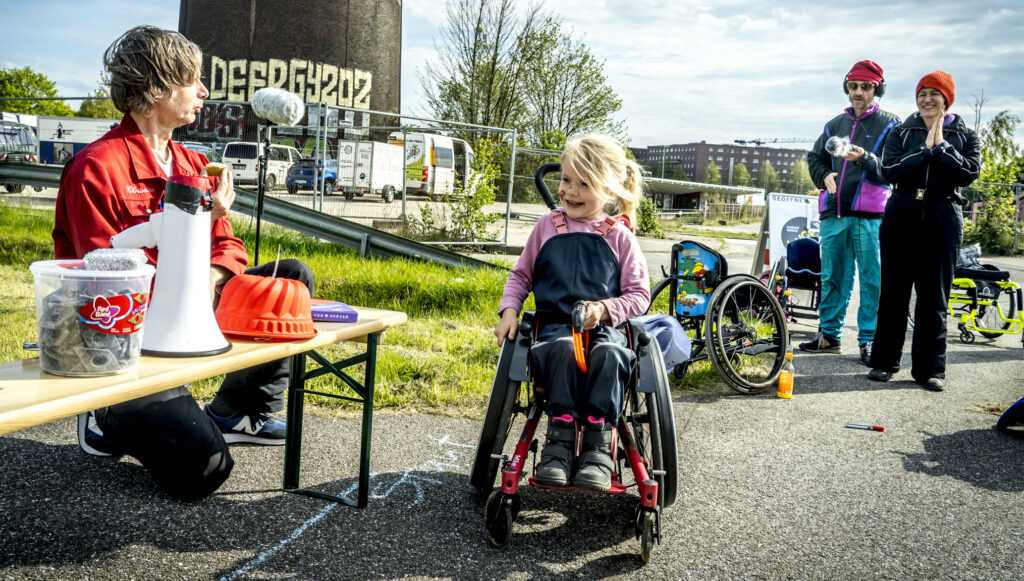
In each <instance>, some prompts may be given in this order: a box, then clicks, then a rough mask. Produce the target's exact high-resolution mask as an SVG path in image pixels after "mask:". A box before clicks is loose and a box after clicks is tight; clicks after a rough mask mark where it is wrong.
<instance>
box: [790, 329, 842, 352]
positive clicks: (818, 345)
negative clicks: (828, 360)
mask: <svg viewBox="0 0 1024 581" xmlns="http://www.w3.org/2000/svg"><path fill="white" fill-rule="evenodd" d="M799 347H800V350H801V351H810V352H811V353H835V352H837V351H839V339H835V338H833V337H829V336H828V335H825V334H824V333H818V334H817V335H816V336H815V337H814V339H812V340H811V341H808V342H806V343H801V344H800V345H799Z"/></svg>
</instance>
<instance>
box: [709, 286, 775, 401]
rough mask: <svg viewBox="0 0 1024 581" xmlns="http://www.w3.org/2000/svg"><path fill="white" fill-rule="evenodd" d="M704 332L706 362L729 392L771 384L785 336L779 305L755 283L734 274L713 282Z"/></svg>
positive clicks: (754, 390) (761, 388)
mask: <svg viewBox="0 0 1024 581" xmlns="http://www.w3.org/2000/svg"><path fill="white" fill-rule="evenodd" d="M704 331H705V334H706V341H707V344H708V358H709V359H711V364H712V365H713V366H714V367H715V370H716V371H718V373H719V375H721V377H722V378H723V379H725V381H726V383H728V384H729V386H730V387H732V388H733V389H734V390H736V391H738V392H740V393H745V394H755V393H761V392H762V391H764V390H766V389H768V388H769V387H771V386H772V385H773V384H774V383H775V380H776V379H777V378H778V376H779V371H780V370H781V369H782V364H783V361H784V360H785V355H786V346H787V345H788V343H789V336H788V330H787V327H786V316H785V313H784V312H783V310H782V306H781V305H780V304H779V301H778V300H776V298H775V295H774V294H773V293H772V292H771V291H770V290H768V289H767V288H766V287H765V286H764V285H762V284H761V281H759V280H757V279H756V278H754V277H752V276H746V275H737V276H735V277H730V279H728V280H726V282H725V283H724V284H722V285H721V286H719V287H718V289H716V291H715V293H714V295H713V296H712V298H711V304H710V305H709V308H708V312H707V321H706V323H705V325H704Z"/></svg>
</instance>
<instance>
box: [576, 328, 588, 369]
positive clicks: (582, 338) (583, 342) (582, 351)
mask: <svg viewBox="0 0 1024 581" xmlns="http://www.w3.org/2000/svg"><path fill="white" fill-rule="evenodd" d="M589 346H590V331H583V332H582V333H577V332H576V330H575V329H573V332H572V348H573V350H574V351H575V352H576V366H577V367H579V368H580V371H582V372H583V373H586V372H587V348H588V347H589Z"/></svg>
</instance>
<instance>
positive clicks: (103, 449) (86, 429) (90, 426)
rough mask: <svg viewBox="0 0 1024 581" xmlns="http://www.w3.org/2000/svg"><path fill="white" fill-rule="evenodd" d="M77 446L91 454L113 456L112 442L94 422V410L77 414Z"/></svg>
mask: <svg viewBox="0 0 1024 581" xmlns="http://www.w3.org/2000/svg"><path fill="white" fill-rule="evenodd" d="M78 446H79V447H80V448H82V451H83V452H85V453H86V454H91V455H93V456H113V455H115V453H116V451H115V449H114V444H113V443H112V442H111V441H110V440H108V439H107V438H106V436H104V435H103V430H101V429H100V427H99V426H98V425H97V424H96V412H85V413H84V414H78Z"/></svg>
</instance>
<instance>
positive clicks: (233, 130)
mask: <svg viewBox="0 0 1024 581" xmlns="http://www.w3.org/2000/svg"><path fill="white" fill-rule="evenodd" d="M244 120H245V111H244V110H243V108H242V106H241V105H236V104H233V103H206V105H204V106H203V109H202V111H200V112H199V115H197V116H196V120H195V121H193V122H192V123H191V124H189V126H188V129H187V131H186V132H187V134H188V135H190V136H193V137H202V138H206V139H212V140H216V141H230V140H232V139H240V138H241V137H242V124H243V121H244Z"/></svg>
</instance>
